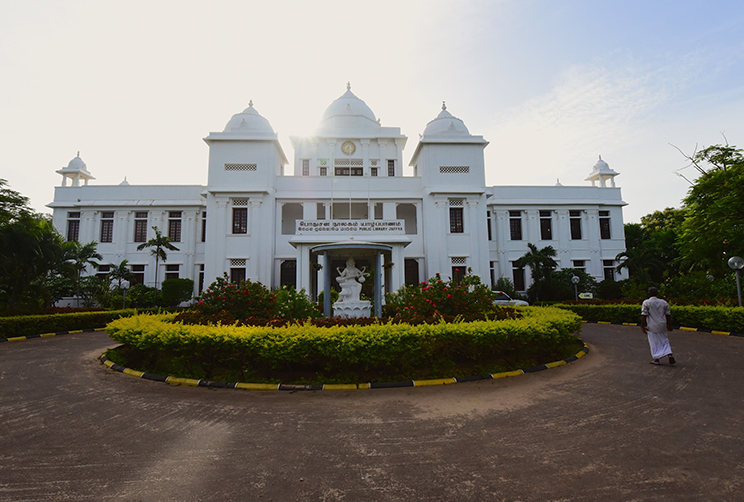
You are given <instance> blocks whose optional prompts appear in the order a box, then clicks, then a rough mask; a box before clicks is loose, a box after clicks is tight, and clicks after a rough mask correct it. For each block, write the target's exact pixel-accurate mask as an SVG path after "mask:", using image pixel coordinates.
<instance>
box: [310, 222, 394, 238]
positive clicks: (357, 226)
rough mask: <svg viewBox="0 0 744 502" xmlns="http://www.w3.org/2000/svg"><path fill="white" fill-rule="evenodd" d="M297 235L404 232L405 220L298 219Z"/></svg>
mask: <svg viewBox="0 0 744 502" xmlns="http://www.w3.org/2000/svg"><path fill="white" fill-rule="evenodd" d="M296 230H297V231H296V234H297V235H308V234H318V233H326V234H341V233H348V234H381V233H385V234H404V233H405V228H404V226H403V220H297V228H296Z"/></svg>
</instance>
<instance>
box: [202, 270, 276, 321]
mask: <svg viewBox="0 0 744 502" xmlns="http://www.w3.org/2000/svg"><path fill="white" fill-rule="evenodd" d="M275 309H276V295H275V294H274V293H272V292H271V291H269V289H268V288H267V287H266V286H264V285H263V284H261V283H260V282H253V281H251V280H250V279H246V280H245V281H243V282H241V283H240V284H234V283H231V282H230V279H229V278H228V277H227V274H225V275H224V276H223V277H218V278H217V280H216V281H215V282H213V283H212V284H211V285H210V286H209V287H208V288H207V289H206V290H205V291H204V292H203V293H202V294H201V296H199V297H198V298H197V299H196V303H195V304H194V306H193V307H192V310H193V311H194V312H196V313H198V314H199V315H202V316H210V315H214V314H217V313H219V312H220V311H223V310H224V311H226V312H228V313H229V314H230V315H231V316H232V317H233V318H235V319H244V318H247V317H261V318H264V319H270V318H271V317H273V315H274V313H275V311H276V310H275Z"/></svg>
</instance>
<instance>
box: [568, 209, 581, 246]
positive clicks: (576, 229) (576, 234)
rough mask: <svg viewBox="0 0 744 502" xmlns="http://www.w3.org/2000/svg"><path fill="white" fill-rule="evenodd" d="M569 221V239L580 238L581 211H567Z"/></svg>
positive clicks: (576, 239) (577, 239)
mask: <svg viewBox="0 0 744 502" xmlns="http://www.w3.org/2000/svg"><path fill="white" fill-rule="evenodd" d="M568 216H569V223H570V225H571V240H574V241H579V240H581V211H569V212H568Z"/></svg>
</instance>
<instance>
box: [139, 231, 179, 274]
mask: <svg viewBox="0 0 744 502" xmlns="http://www.w3.org/2000/svg"><path fill="white" fill-rule="evenodd" d="M152 229H153V230H155V237H153V238H152V239H150V240H149V241H147V242H143V243H142V244H140V245H139V246H137V251H142V250H143V249H145V248H152V249H151V250H150V252H151V253H152V255H153V256H154V257H155V289H158V264H159V262H160V260H163V263H165V262H166V261H167V260H168V254H167V253H166V252H165V250H166V249H167V250H169V251H178V250H179V249H178V248H177V247H176V246H174V245H173V244H171V240H170V238H169V237H168V236H167V235H163V234H162V233H161V232H160V230H158V227H152Z"/></svg>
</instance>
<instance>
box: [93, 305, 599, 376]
mask: <svg viewBox="0 0 744 502" xmlns="http://www.w3.org/2000/svg"><path fill="white" fill-rule="evenodd" d="M510 311H511V313H510V314H509V315H505V316H497V317H502V318H500V319H496V320H493V318H488V319H486V318H484V320H476V321H470V322H463V321H459V320H458V319H457V318H456V319H454V321H453V322H445V321H444V320H443V319H442V320H440V321H438V322H429V323H420V324H410V323H407V322H396V321H393V320H388V321H384V320H376V319H372V320H366V321H363V322H362V323H350V322H348V323H342V324H340V325H335V326H328V324H329V323H325V325H324V322H323V321H322V320H320V321H300V322H295V323H287V324H286V325H283V326H279V327H277V326H238V325H219V324H218V325H189V324H184V323H183V322H176V321H175V320H174V319H175V317H176V315H175V314H158V315H138V316H134V317H128V318H122V319H118V320H116V321H113V322H111V323H110V324H109V325H108V326H107V328H106V331H107V332H108V333H109V335H110V336H111V338H112V339H114V340H115V341H117V342H119V343H121V345H120V346H119V347H116V348H113V349H109V350H108V351H107V352H106V354H105V357H106V358H107V359H108V360H109V361H111V362H112V363H115V364H117V365H120V366H123V367H127V368H131V369H135V370H138V371H142V372H148V373H151V374H157V375H171V376H173V377H179V378H187V379H196V380H200V381H202V380H204V381H221V382H254V383H268V384H278V383H283V384H302V385H308V384H311V385H318V384H352V383H360V382H370V383H380V382H396V381H411V380H426V379H442V378H453V377H454V378H457V379H466V378H468V377H472V376H474V375H490V374H494V373H502V372H508V371H512V370H517V369H525V368H533V367H536V366H539V365H543V364H545V363H550V362H553V361H559V360H564V359H566V358H570V357H572V356H574V354H577V352H579V351H580V350H582V348H583V347H584V344H583V342H582V341H581V340H580V339H579V338H577V336H576V334H577V333H578V332H579V331H580V330H581V319H580V317H579V316H577V315H576V314H574V313H572V312H569V311H566V310H560V309H557V308H549V307H525V308H520V309H517V310H512V309H510ZM514 314H516V315H514Z"/></svg>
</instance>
